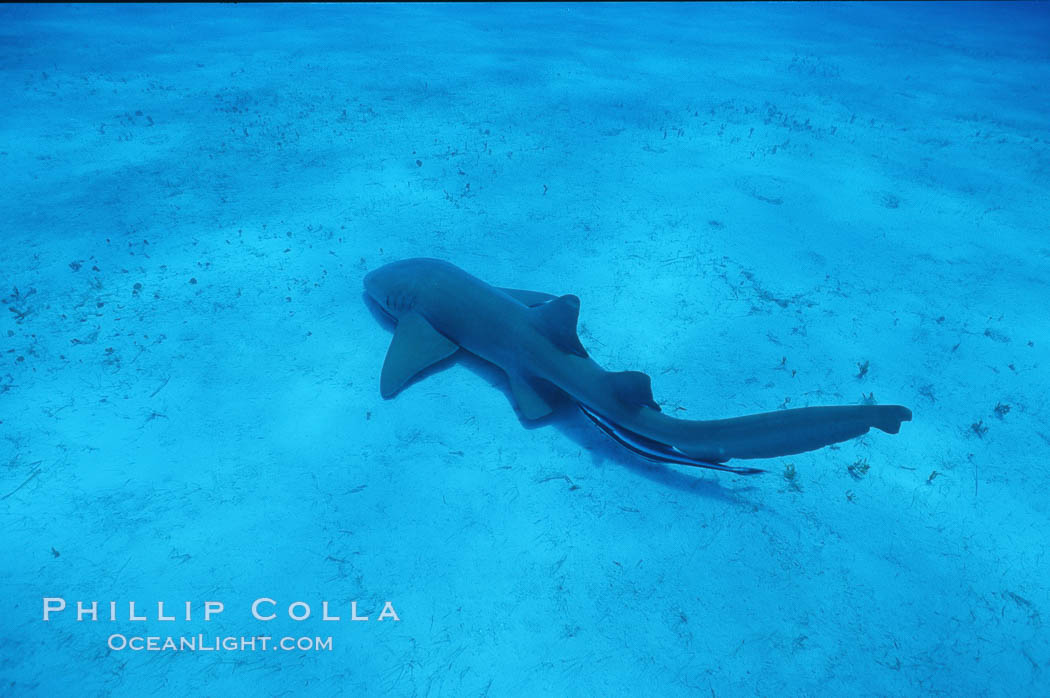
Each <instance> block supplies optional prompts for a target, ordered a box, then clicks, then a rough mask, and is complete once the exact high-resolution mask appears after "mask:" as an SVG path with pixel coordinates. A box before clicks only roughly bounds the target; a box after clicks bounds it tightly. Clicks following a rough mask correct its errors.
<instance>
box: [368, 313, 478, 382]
mask: <svg viewBox="0 0 1050 698" xmlns="http://www.w3.org/2000/svg"><path fill="white" fill-rule="evenodd" d="M457 349H459V345H457V344H456V343H455V342H453V341H452V340H450V339H448V338H447V337H445V336H444V335H443V334H441V333H440V332H438V331H437V330H435V329H434V328H433V327H432V326H431V325H430V323H429V322H427V321H426V319H425V318H424V317H423V316H422V315H419V314H418V313H407V314H406V315H402V316H401V319H400V320H398V322H397V329H396V330H394V339H393V341H391V342H390V349H388V350H387V352H386V360H385V361H384V362H383V375H382V377H381V378H380V380H379V392H380V393H381V394H382V396H383V397H385V398H388V397H392V396H394V395H395V394H396V393H397V391H399V390H401V388H402V387H404V385H405V383H407V382H408V381H409V379H411V378H412V376H414V375H416V374H417V373H419V372H420V371H422V370H423V369H425V368H427V367H428V366H432V365H434V364H436V363H437V362H438V361H441V360H442V359H444V358H447V357H449V356H451V355H452V354H454V353H455V351H456V350H457Z"/></svg>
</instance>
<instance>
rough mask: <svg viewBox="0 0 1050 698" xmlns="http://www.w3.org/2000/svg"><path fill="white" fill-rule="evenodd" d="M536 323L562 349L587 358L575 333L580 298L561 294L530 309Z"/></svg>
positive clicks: (585, 351)
mask: <svg viewBox="0 0 1050 698" xmlns="http://www.w3.org/2000/svg"><path fill="white" fill-rule="evenodd" d="M532 313H533V317H534V318H536V325H537V326H538V327H539V329H540V331H541V332H543V334H545V335H546V336H547V338H548V339H550V340H551V341H552V342H554V345H555V346H556V347H558V348H559V349H561V350H562V351H565V352H568V353H570V354H575V355H576V356H582V357H583V358H585V359H586V358H587V350H586V349H584V348H583V345H582V344H580V338H579V337H578V336H577V335H576V321H577V320H578V319H579V317H580V299H579V298H577V297H576V296H573V295H568V296H561V297H560V298H555V299H554V300H552V301H549V302H547V303H544V304H543V305H538V306H536V307H534V308H533V309H532Z"/></svg>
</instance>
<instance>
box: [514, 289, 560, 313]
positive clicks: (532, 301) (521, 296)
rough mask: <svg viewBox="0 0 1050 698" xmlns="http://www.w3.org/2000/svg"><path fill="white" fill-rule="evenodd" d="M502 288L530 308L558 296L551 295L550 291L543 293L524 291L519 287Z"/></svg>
mask: <svg viewBox="0 0 1050 698" xmlns="http://www.w3.org/2000/svg"><path fill="white" fill-rule="evenodd" d="M500 290H501V291H503V292H504V293H506V294H507V295H508V296H510V297H511V298H513V299H514V300H516V301H518V302H519V303H521V304H522V305H527V306H529V307H530V308H533V307H535V306H537V305H543V304H544V303H548V302H550V301H552V300H555V299H557V296H554V295H551V294H550V293H542V292H540V291H522V290H520V289H517V288H501V289H500Z"/></svg>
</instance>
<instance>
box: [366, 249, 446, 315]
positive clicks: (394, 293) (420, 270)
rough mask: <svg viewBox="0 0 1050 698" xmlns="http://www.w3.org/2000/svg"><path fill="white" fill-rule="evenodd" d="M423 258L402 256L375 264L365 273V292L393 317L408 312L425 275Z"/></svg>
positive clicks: (417, 294) (412, 306)
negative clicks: (395, 259) (399, 259)
mask: <svg viewBox="0 0 1050 698" xmlns="http://www.w3.org/2000/svg"><path fill="white" fill-rule="evenodd" d="M428 261H430V260H423V259H405V260H401V261H399V262H392V263H390V264H387V265H385V266H382V267H379V268H378V269H375V270H373V271H370V272H368V273H367V274H366V275H365V292H366V293H368V295H369V296H371V298H372V300H374V301H375V302H376V304H377V305H378V306H379V307H380V308H382V309H383V310H385V311H386V312H387V313H388V314H390V315H392V316H393V317H394V318H397V319H400V318H401V317H402V316H403V315H404V314H405V313H409V312H412V310H413V309H414V308H415V307H416V303H417V301H418V299H419V296H420V291H421V290H422V287H423V285H424V284H425V283H426V280H427V278H428V274H427V271H428V269H427V267H428V265H427V264H426V262H428Z"/></svg>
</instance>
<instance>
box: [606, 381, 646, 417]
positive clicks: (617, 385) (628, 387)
mask: <svg viewBox="0 0 1050 698" xmlns="http://www.w3.org/2000/svg"><path fill="white" fill-rule="evenodd" d="M605 375H606V380H608V381H609V383H610V385H611V386H612V391H613V393H614V394H615V395H616V397H617V398H618V399H619V400H620V402H622V403H624V404H625V405H631V406H639V407H641V406H645V407H651V408H653V409H654V410H656V411H657V412H659V411H660V406H659V405H657V404H656V400H654V399H653V386H652V380H651V379H650V378H649V376H648V375H647V374H645V373H642V372H641V371H620V372H619V373H607V374H605Z"/></svg>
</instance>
